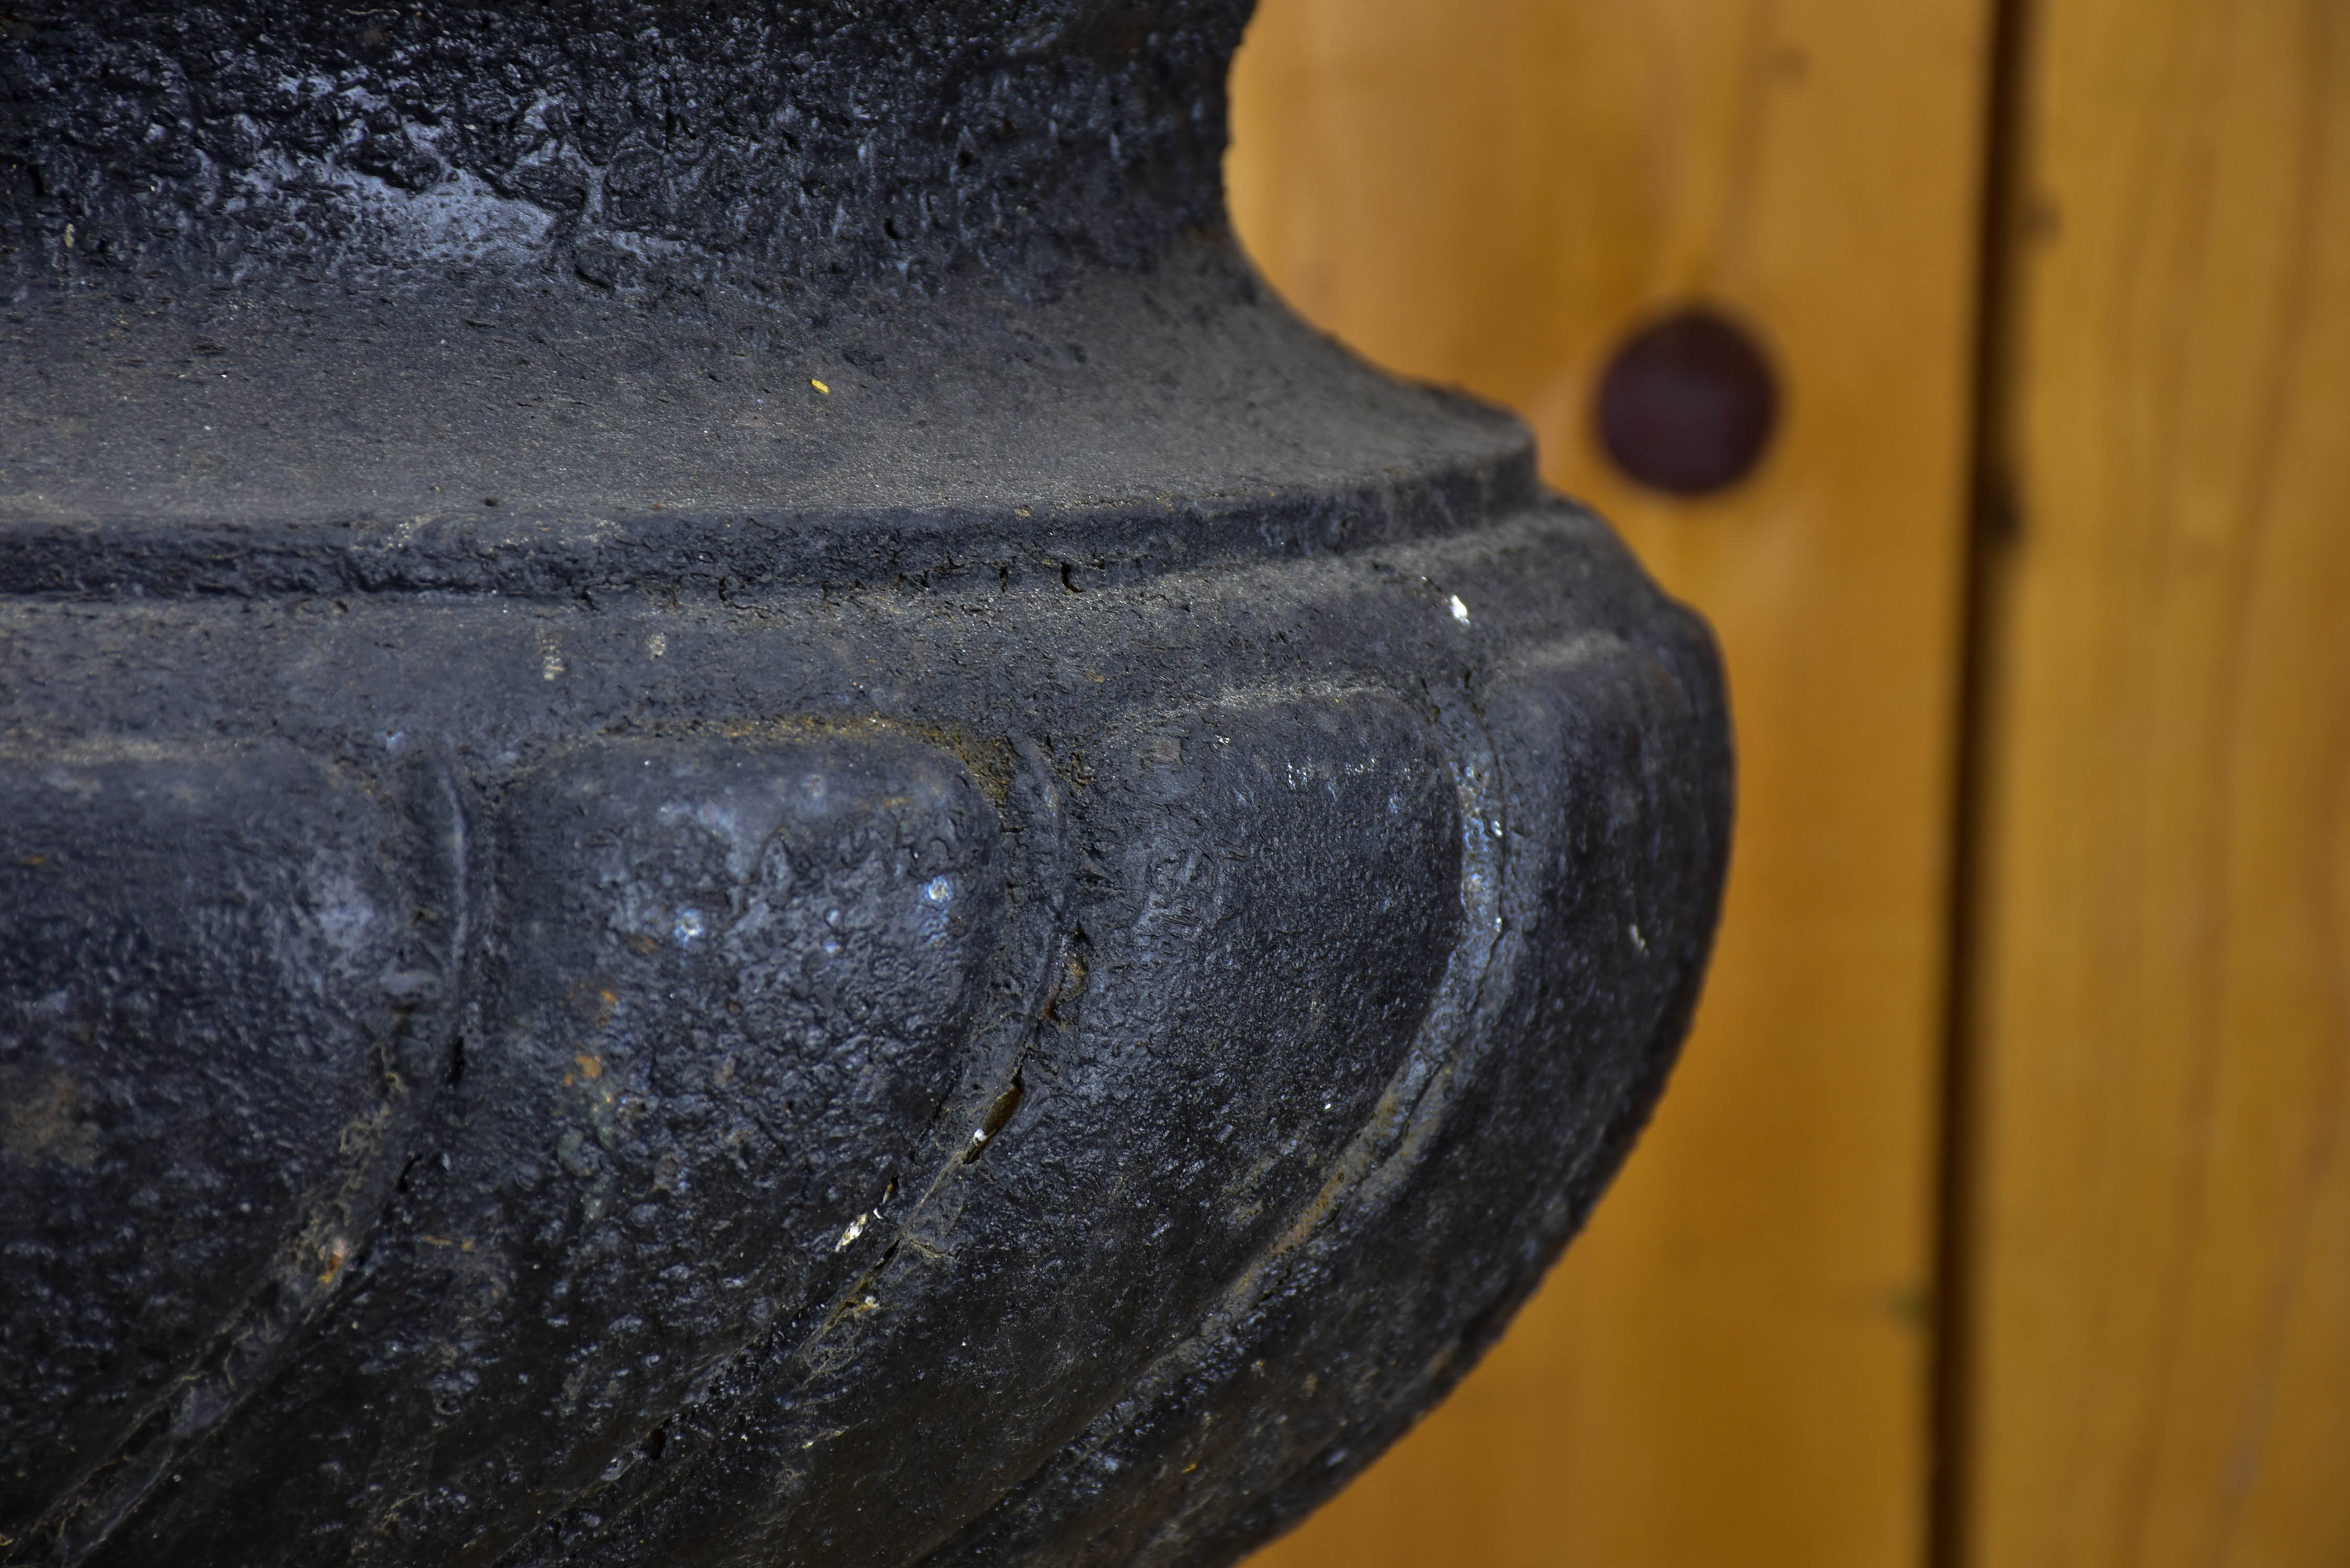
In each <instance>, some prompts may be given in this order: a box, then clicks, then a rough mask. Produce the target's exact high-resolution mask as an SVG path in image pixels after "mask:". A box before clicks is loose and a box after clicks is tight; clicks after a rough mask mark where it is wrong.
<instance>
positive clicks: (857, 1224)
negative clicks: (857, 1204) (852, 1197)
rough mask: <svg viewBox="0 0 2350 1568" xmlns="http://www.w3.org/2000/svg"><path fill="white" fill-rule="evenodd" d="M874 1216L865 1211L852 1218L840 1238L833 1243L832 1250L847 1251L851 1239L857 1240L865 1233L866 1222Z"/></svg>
mask: <svg viewBox="0 0 2350 1568" xmlns="http://www.w3.org/2000/svg"><path fill="white" fill-rule="evenodd" d="M872 1218H873V1216H872V1215H871V1214H870V1213H865V1214H859V1215H858V1217H857V1218H856V1219H854V1220H850V1221H849V1222H848V1229H847V1230H846V1231H842V1232H841V1233H840V1240H839V1241H835V1242H834V1243H833V1244H832V1250H833V1251H836V1252H842V1251H847V1250H848V1244H849V1243H850V1242H851V1241H856V1240H857V1238H858V1237H859V1236H862V1235H864V1234H865V1222H866V1221H867V1220H870V1219H872Z"/></svg>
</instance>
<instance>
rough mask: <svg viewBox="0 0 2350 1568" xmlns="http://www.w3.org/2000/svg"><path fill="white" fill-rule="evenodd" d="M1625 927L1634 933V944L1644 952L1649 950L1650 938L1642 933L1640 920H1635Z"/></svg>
mask: <svg viewBox="0 0 2350 1568" xmlns="http://www.w3.org/2000/svg"><path fill="white" fill-rule="evenodd" d="M1625 929H1627V930H1628V931H1630V932H1631V933H1632V945H1633V946H1634V947H1636V948H1638V949H1639V950H1641V951H1642V952H1647V951H1648V939H1647V938H1646V937H1643V936H1642V935H1641V934H1640V925H1639V922H1638V921H1637V920H1635V921H1634V922H1632V924H1631V925H1629V926H1627V927H1626V928H1625Z"/></svg>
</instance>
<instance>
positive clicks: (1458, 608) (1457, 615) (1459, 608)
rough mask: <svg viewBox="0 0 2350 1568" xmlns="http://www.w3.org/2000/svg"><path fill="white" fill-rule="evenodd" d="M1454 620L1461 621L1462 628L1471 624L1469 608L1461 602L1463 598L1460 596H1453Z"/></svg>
mask: <svg viewBox="0 0 2350 1568" xmlns="http://www.w3.org/2000/svg"><path fill="white" fill-rule="evenodd" d="M1452 618H1453V619H1454V620H1457V621H1459V622H1460V623H1461V625H1462V626H1467V625H1468V624H1469V607H1468V606H1467V605H1464V604H1462V603H1461V596H1460V595H1459V594H1454V595H1453V596H1452Z"/></svg>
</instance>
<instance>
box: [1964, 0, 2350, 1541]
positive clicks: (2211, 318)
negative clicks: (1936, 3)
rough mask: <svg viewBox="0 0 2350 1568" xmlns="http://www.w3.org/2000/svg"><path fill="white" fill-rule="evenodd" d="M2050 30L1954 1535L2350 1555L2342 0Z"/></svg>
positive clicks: (2045, 49)
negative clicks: (1963, 1478) (1963, 1437)
mask: <svg viewBox="0 0 2350 1568" xmlns="http://www.w3.org/2000/svg"><path fill="white" fill-rule="evenodd" d="M2033 16H2034V25H2033V29H2032V32H2031V34H2030V37H2029V42H2028V47H2027V51H2026V60H2027V67H2028V68H2027V74H2026V76H2025V78H2024V80H2025V88H2024V91H2023V93H2022V107H2023V119H2022V124H2021V126H2020V130H2021V132H2022V140H2021V145H2022V149H2023V155H2022V169H2021V179H2020V181H2019V182H2018V202H2019V214H2018V216H2019V220H2020V221H2019V223H2018V224H2017V230H2018V234H2019V239H2018V245H2019V249H2018V252H2017V254H2016V255H2015V260H2014V266H2015V270H2014V273H2013V276H2012V283H2011V286H2010V289H2009V293H2010V295H2011V297H2012V301H2013V308H2012V311H2009V312H2004V313H2002V314H2003V316H2004V317H2005V318H2006V319H2007V320H2008V321H2009V322H2010V324H2011V326H2010V329H2009V330H2008V332H2007V334H2006V340H2007V348H2006V352H2005V353H2004V355H2003V356H2002V358H2003V362H2004V366H2005V371H2004V374H2003V376H2002V384H2001V386H2000V389H1999V390H2000V399H1999V404H2000V407H2001V408H2002V410H2004V415H2003V418H2002V420H2001V421H1999V424H1998V426H1997V430H1996V435H1997V445H1996V448H1995V450H1996V452H1997V453H1998V455H1999V457H2000V459H2001V463H2002V468H2003V469H2004V471H2005V472H2006V473H2007V475H2008V480H2009V485H2010V488H2011V489H2012V494H2013V497H2014V511H2015V518H2014V524H2015V526H2014V533H2013V535H2012V538H2011V539H2009V540H2008V542H2007V543H2006V544H2005V545H2002V547H2001V548H2000V549H1999V550H1998V552H1997V553H1996V555H1995V556H1993V557H1992V566H1993V576H1992V577H1991V587H1992V590H1993V592H1992V596H1991V607H1992V610H1993V614H1992V616H1991V621H1990V625H1989V641H1988V643H1987V645H1986V646H1987V651H1988V652H1989V653H1990V654H1991V658H1992V663H1991V681H1990V691H1991V702H1990V705H1989V709H1988V714H1987V718H1988V723H1987V726H1986V734H1987V736H1988V737H1989V738H1990V739H1991V742H1992V750H1991V754H1990V760H1989V764H1988V767H1987V769H1986V772H1985V774H1984V779H1985V784H1984V790H1985V794H1984V798H1985V802H1986V808H1987V812H1986V815H1985V818H1984V823H1983V833H1982V843H1983V844H1984V846H1985V850H1984V853H1985V856H1986V859H1985V862H1984V868H1983V869H1984V875H1983V877H1982V880H1981V898H1980V901H1979V904H1978V909H1977V914H1976V917H1975V921H1974V925H1975V929H1976V933H1977V935H1976V946H1977V948H1978V950H1980V951H1981V953H1982V955H1983V966H1982V970H1981V982H1980V990H1979V993H1978V1003H1977V1006H1976V1008H1975V1010H1974V1011H1975V1015H1976V1017H1977V1019H1978V1021H1979V1028H1978V1032H1977V1036H1976V1038H1975V1040H1974V1041H1973V1045H1972V1051H1971V1053H1970V1054H1971V1056H1972V1058H1973V1059H1974V1060H1975V1061H1976V1062H1978V1063H1979V1064H1980V1066H1981V1071H1980V1074H1979V1075H1978V1076H1977V1077H1976V1079H1975V1081H1974V1084H1973V1113H1972V1119H1973V1120H1974V1122H1975V1123H1976V1125H1978V1126H1979V1127H1980V1128H1981V1137H1980V1139H1979V1147H1978V1150H1977V1155H1976V1158H1975V1159H1974V1161H1973V1164H1974V1166H1975V1168H1976V1169H1977V1170H1978V1171H1979V1172H1980V1175H1979V1178H1978V1180H1977V1183H1976V1185H1975V1198H1974V1202H1973V1205H1972V1208H1973V1210H1974V1212H1975V1213H1976V1215H1977V1217H1978V1223H1977V1226H1976V1228H1975V1231H1974V1234H1973V1237H1972V1242H1973V1245H1974V1248H1975V1251H1976V1257H1977V1260H1978V1261H1977V1265H1976V1267H1975V1269H1974V1271H1973V1273H1974V1276H1975V1278H1976V1279H1977V1281H1978V1282H1979V1289H1978V1290H1977V1292H1976V1293H1975V1295H1974V1299H1973V1304H1972V1310H1971V1312H1970V1320H1971V1321H1972V1322H1973V1323H1974V1324H1975V1325H1976V1332H1975V1334H1974V1335H1973V1343H1972V1345H1971V1364H1970V1365H1971V1368H1972V1376H1971V1378H1970V1386H1971V1388H1972V1390H1973V1398H1972V1401H1971V1403H1972V1409H1971V1412H1970V1421H1969V1429H1970V1433H1971V1440H1970V1471H1971V1476H1972V1484H1971V1486H1970V1489H1969V1492H1970V1502H1969V1505H1968V1507H1967V1508H1966V1509H1965V1511H1964V1519H1965V1523H1966V1527H1967V1540H1968V1542H1969V1545H1970V1551H1969V1552H1968V1560H1970V1561H1971V1562H1975V1563H1983V1564H1998V1565H2000V1568H2036V1565H2041V1564H2046V1565H2050V1568H2054V1565H2057V1564H2062V1565H2064V1568H2079V1565H2091V1568H2104V1565H2113V1568H2153V1565H2158V1564H2170V1563H2197V1564H2212V1565H2219V1564H2231V1563H2241V1564H2247V1565H2249V1564H2280V1565H2282V1564H2333V1563H2350V1487H2345V1485H2344V1482H2345V1478H2350V8H2345V6H2343V5H2341V4H2340V3H2339V0H2042V4H2040V5H2039V6H2038V7H2037V9H2036V11H2035V12H2034V13H2033Z"/></svg>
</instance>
